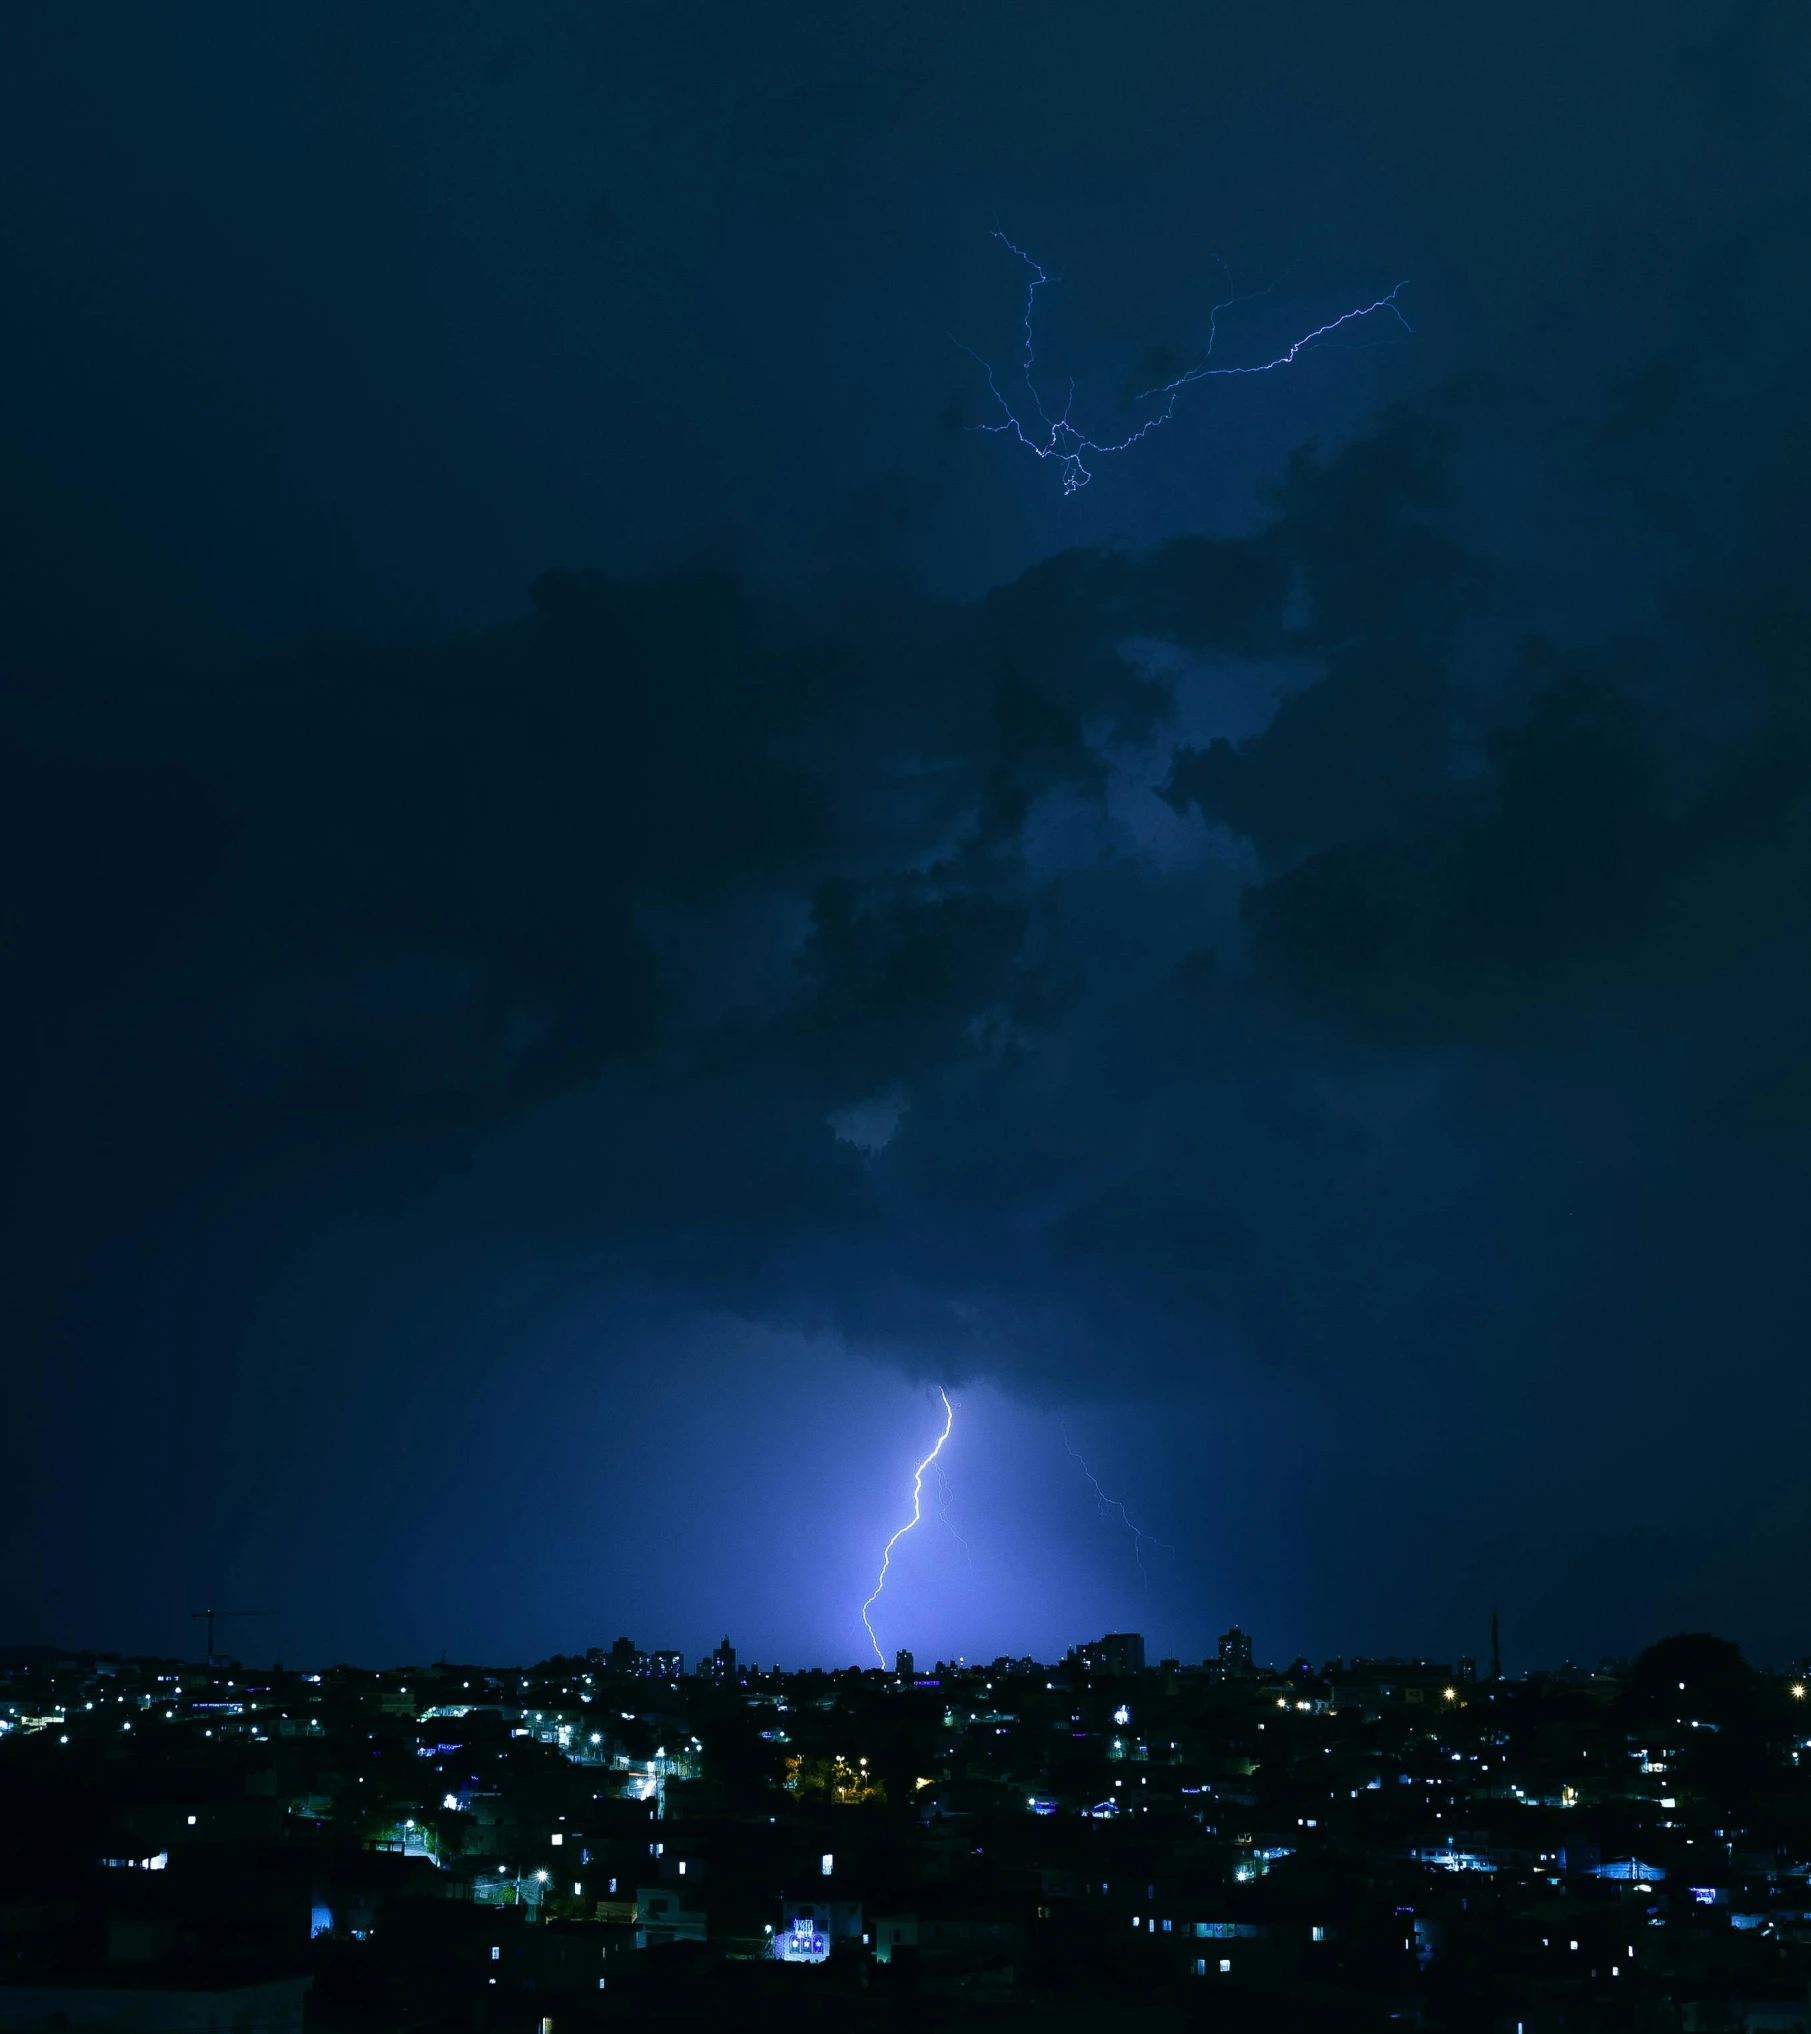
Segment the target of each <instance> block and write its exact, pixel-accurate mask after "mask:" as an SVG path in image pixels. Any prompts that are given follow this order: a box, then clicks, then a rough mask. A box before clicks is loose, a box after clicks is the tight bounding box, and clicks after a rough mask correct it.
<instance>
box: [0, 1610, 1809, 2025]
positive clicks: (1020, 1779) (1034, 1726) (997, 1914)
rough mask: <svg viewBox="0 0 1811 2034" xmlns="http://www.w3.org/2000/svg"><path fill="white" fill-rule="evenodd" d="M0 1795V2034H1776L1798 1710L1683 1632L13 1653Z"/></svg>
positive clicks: (0, 1750) (1797, 1923)
mask: <svg viewBox="0 0 1811 2034" xmlns="http://www.w3.org/2000/svg"><path fill="white" fill-rule="evenodd" d="M0 1802H3V1803H4V1804H5V1808H6V1813H7V1825H6V1827H7V1835H8V1842H7V1844H6V1845H5V1846H4V1847H3V1855H0V1946H3V1949H4V1956H5V1967H4V1972H3V1974H0V2034H5V2030H8V2029H11V2030H16V2034H25V2030H27V2029H30V2030H34V2034H41V2030H48V2029H51V2028H54V2027H60V2026H67V2027H76V2026H82V2025H88V2024H91V2023H93V2024H98V2023H100V2022H103V2021H104V2022H106V2023H107V2024H109V2025H113V2026H116V2027H118V2028H121V2029H125V2028H137V2029H189V2028H193V2029H195V2030H196V2034H202V2030H204V2029H210V2028H214V2029H229V2028H230V2029H231V2030H233V2034H302V2030H303V2029H304V2028H309V2029H314V2028H321V2029H332V2028H344V2029H346V2030H348V2034H359V2030H369V2029H372V2028H377V2027H387V2026H391V2025H397V2026H406V2027H420V2028H439V2027H442V2026H445V2027H449V2028H450V2027H455V2026H457V2027H472V2026H477V2027H479V2028H482V2029H489V2030H517V2029H519V2030H520V2034H533V2030H534V2028H535V2027H536V2026H537V2025H538V2026H539V2028H540V2029H541V2030H542V2034H553V2030H554V2029H555V2028H557V2029H559V2030H560V2034H580V2030H582V2029H585V2028H589V2027H591V2026H593V2025H595V2026H597V2027H599V2028H600V2029H601V2028H603V2027H604V2026H606V2025H608V2024H609V2023H611V2022H612V2021H620V2022H622V2023H624V2024H625V2025H627V2024H640V2023H641V2022H642V2021H643V2020H646V2021H647V2022H648V2023H650V2024H651V2023H652V2022H653V2021H656V2020H658V2021H661V2022H662V2023H663V2024H664V2023H666V2022H667V2021H669V2020H675V2019H683V2020H686V2021H687V2022H688V2024H697V2023H698V2022H699V2020H700V2018H701V2016H702V2017H703V2018H704V2019H705V2020H706V2021H707V2022H709V2023H711V2024H715V2021H714V2020H712V2018H711V2016H712V2015H716V2016H718V2017H719V2018H721V2019H722V2021H723V2022H724V2024H728V2023H730V2022H734V2023H735V2024H737V2025H738V2026H741V2025H745V2024H750V2023H751V2022H752V2021H754V2020H759V2019H760V2017H761V2016H762V2015H763V2014H768V2013H771V2014H774V2015H778V2016H779V2017H780V2018H781V2019H787V2018H788V2016H789V2015H793V2014H795V2013H798V2012H807V2013H809V2014H812V2015H819V2016H828V2017H827V2018H823V2020H822V2023H823V2024H831V2023H832V2022H834V2024H837V2025H839V2026H841V2025H853V2026H856V2027H862V2026H866V2025H869V2024H870V2023H871V2024H872V2025H873V2026H874V2027H875V2028H876V2029H878V2028H880V2027H882V2026H886V2027H892V2026H894V2025H895V2024H896V2023H897V2020H898V2016H899V2015H900V2013H901V2012H902V2011H905V2012H907V2013H908V2014H909V2013H910V2012H914V2011H926V2012H930V2011H935V2012H946V2011H960V2012H961V2013H965V2014H966V2013H970V2012H974V2013H979V2014H982V2015H983V2016H985V2017H987V2018H988V2019H990V2020H991V2021H996V2022H999V2023H1000V2024H1003V2025H1012V2024H1015V2023H1016V2021H1017V2019H1018V2018H1020V2017H1021V2016H1022V2017H1023V2018H1024V2019H1025V2020H1026V2021H1027V2022H1029V2021H1030V2020H1032V2019H1037V2018H1040V2017H1043V2016H1046V2015H1047V2014H1048V2013H1049V2011H1050V2010H1051V2009H1052V2008H1053V2007H1054V2006H1056V2005H1057V2004H1059V2003H1062V2002H1069V2001H1077V2000H1090V1999H1092V2000H1096V2001H1099V2000H1111V2001H1113V2002H1115V2009H1116V2010H1124V2011H1131V2010H1137V2011H1138V2012H1140V2013H1143V2014H1145V2015H1146V2016H1147V2017H1151V2018H1153V2019H1154V2020H1162V2018H1163V2017H1164V2015H1166V2014H1169V2015H1172V2016H1173V2015H1174V2014H1175V2013H1177V2012H1180V2013H1182V2014H1183V2015H1184V2016H1185V2017H1188V2016H1198V2015H1200V2014H1206V2015H1207V2021H1206V2024H1217V2023H1218V2022H1220V2021H1224V2023H1225V2024H1227V2025H1229V2026H1264V2027H1269V2026H1276V2027H1285V2026H1296V2025H1304V2026H1305V2025H1325V2026H1340V2027H1353V2028H1359V2027H1371V2026H1376V2027H1378V2028H1382V2027H1384V2026H1386V2025H1404V2024H1406V2025H1419V2026H1422V2027H1424V2028H1441V2027H1446V2028H1454V2029H1459V2028H1474V2027H1475V2028H1492V2029H1495V2028H1504V2029H1506V2028H1509V2027H1513V2026H1515V2025H1517V2024H1518V2023H1519V2024H1520V2025H1521V2026H1522V2027H1523V2030H1524V2034H1535V2030H1537V2029H1540V2030H1547V2029H1554V2030H1557V2029H1559V2028H1561V2027H1565V2028H1569V2029H1595V2028H1603V2029H1609V2028H1619V2029H1620V2028H1627V2029H1645V2028H1655V2029H1658V2028H1663V2027H1664V2028H1681V2029H1683V2028H1691V2027H1695V2028H1703V2029H1710V2028H1713V2027H1716V2028H1735V2027H1742V2028H1745V2029H1746V2028H1756V2027H1763V2026H1764V2027H1769V2028H1775V2027H1777V2028H1790V2027H1803V2026H1804V2025H1805V2000H1806V1997H1807V1987H1808V1986H1811V1718H1808V1716H1807V1697H1806V1682H1805V1680H1804V1678H1803V1677H1802V1675H1801V1674H1800V1673H1799V1672H1797V1671H1796V1670H1795V1671H1792V1672H1788V1673H1785V1674H1774V1673H1771V1672H1764V1671H1755V1670H1751V1669H1750V1668H1749V1667H1748V1666H1747V1665H1746V1664H1745V1663H1744V1662H1743V1661H1742V1660H1741V1658H1740V1655H1739V1654H1737V1653H1736V1651H1735V1649H1734V1648H1733V1647H1729V1646H1725V1645H1722V1644H1721V1643H1720V1642H1719V1641H1716V1640H1714V1639H1707V1638H1703V1637H1701V1636H1700V1637H1689V1638H1681V1639H1676V1640H1669V1641H1665V1642H1663V1643H1662V1644H1660V1645H1658V1646H1655V1647H1653V1648H1650V1649H1649V1651H1648V1652H1647V1653H1644V1654H1643V1655H1641V1657H1640V1658H1638V1659H1636V1660H1634V1661H1627V1660H1620V1659H1619V1660H1606V1661H1604V1662H1602V1663H1601V1664H1600V1666H1599V1667H1598V1668H1597V1669H1595V1670H1580V1669H1576V1668H1571V1667H1563V1668H1560V1669H1557V1670H1554V1671H1552V1672H1548V1673H1539V1674H1525V1675H1521V1676H1519V1677H1516V1678H1513V1679H1512V1678H1509V1677H1507V1676H1505V1675H1504V1674H1502V1672H1501V1670H1500V1662H1499V1661H1498V1660H1497V1659H1496V1658H1495V1653H1494V1646H1493V1658H1492V1662H1491V1671H1489V1672H1487V1673H1486V1674H1484V1675H1483V1676H1480V1675H1479V1673H1478V1671H1477V1669H1476V1667H1475V1666H1474V1664H1473V1663H1472V1662H1471V1661H1469V1660H1457V1661H1453V1662H1451V1663H1443V1662H1439V1661H1432V1660H1426V1659H1403V1658H1394V1657H1390V1658H1365V1657H1359V1658H1352V1659H1338V1660H1330V1661H1325V1662H1322V1663H1320V1664H1319V1665H1313V1664H1311V1663H1310V1662H1308V1661H1306V1660H1304V1659H1299V1658H1298V1659H1295V1660H1293V1661H1291V1662H1290V1664H1289V1665H1287V1666H1286V1667H1280V1668H1279V1667H1276V1666H1270V1665H1265V1664H1263V1663H1261V1662H1260V1660H1259V1659H1258V1658H1257V1657H1256V1656H1255V1653H1254V1648H1253V1644H1252V1641H1251V1638H1250V1637H1249V1635H1248V1634H1246V1633H1245V1632H1244V1631H1242V1630H1241V1629H1240V1628H1239V1627H1238V1626H1237V1625H1235V1626H1233V1627H1232V1628H1231V1629H1230V1630H1228V1631H1226V1632H1225V1633H1223V1634H1221V1635H1220V1637H1219V1638H1218V1640H1217V1641H1216V1643H1215V1644H1214V1646H1213V1647H1212V1649H1211V1650H1209V1651H1207V1652H1206V1653H1205V1656H1204V1657H1203V1658H1201V1659H1200V1660H1199V1662H1197V1663H1191V1664H1184V1663H1182V1662H1180V1661H1177V1660H1173V1659H1165V1660H1160V1661H1158V1662H1157V1663H1156V1664H1155V1665H1152V1664H1150V1663H1149V1662H1147V1660H1146V1658H1145V1645H1144V1641H1143V1638H1142V1637H1141V1636H1140V1635H1139V1634H1137V1633H1134V1632H1111V1633H1108V1634H1106V1635H1105V1636H1104V1637H1102V1638H1099V1639H1096V1640H1090V1641H1087V1642H1084V1643H1081V1644H1077V1645H1075V1646H1073V1647H1071V1648H1070V1649H1069V1650H1068V1651H1067V1652H1066V1653H1065V1654H1064V1656H1063V1658H1062V1659H1061V1660H1059V1661H1057V1662H1055V1663H1053V1664H1044V1663H1040V1662H1037V1661H1034V1660H1030V1659H1015V1658H1005V1657H1003V1658H1000V1659H997V1660H995V1661H993V1662H991V1663H990V1664H988V1665H985V1666H981V1665H971V1664H968V1663H966V1662H963V1661H955V1662H950V1661H939V1662H937V1663H936V1664H935V1666H934V1667H932V1668H930V1669H928V1670H921V1669H920V1668H919V1666H918V1663H917V1662H916V1660H915V1659H914V1657H913V1655H912V1653H910V1652H908V1651H901V1652H900V1653H898V1654H897V1655H896V1656H895V1659H894V1663H893V1667H892V1669H891V1670H883V1669H878V1668H876V1669H872V1670H858V1669H850V1670H848V1671H846V1672H839V1673H825V1672H818V1671H806V1672H797V1673H785V1672H781V1671H780V1670H779V1669H778V1668H773V1669H761V1668H756V1667H753V1666H751V1665H749V1664H748V1663H746V1662H744V1661H740V1660H739V1659H738V1657H737V1653H736V1650H735V1648H734V1647H733V1646H732V1645H731V1644H730V1642H729V1640H728V1638H727V1637H726V1638H725V1639H724V1640H723V1641H722V1643H721V1644H719V1645H718V1646H717V1647H715V1648H714V1649H713V1650H712V1651H711V1652H710V1653H709V1654H708V1655H706V1656H705V1658H703V1659H702V1660H700V1661H699V1662H698V1663H697V1665H696V1667H695V1669H694V1670H693V1671H692V1672H691V1673H687V1672H686V1671H685V1662H684V1661H683V1660H682V1659H681V1657H680V1656H679V1654H678V1653H676V1652H666V1651H658V1650H656V1651H644V1650H642V1649H641V1648H640V1647H638V1646H636V1645H635V1644H633V1643H632V1642H631V1641H630V1640H629V1639H627V1638H619V1639H617V1640H616V1641H615V1642H614V1643H613V1644H611V1645H609V1646H608V1647H599V1648H595V1649H593V1650H591V1651H590V1652H587V1653H585V1654H583V1655H581V1656H571V1657H559V1658H554V1659H551V1660H545V1661H542V1662H540V1663H539V1664H537V1665H535V1666H533V1667H528V1668H522V1669H514V1668H496V1667H481V1666H475V1665H459V1666H454V1665H448V1664H445V1663H442V1664H440V1665H437V1666H433V1667H423V1668H411V1669H407V1670H398V1671H393V1672H383V1673H376V1672H364V1671H359V1670H355V1669H351V1668H346V1667H339V1668H330V1669H323V1670H321V1671H319V1672H306V1673H304V1672H294V1671H284V1670H281V1669H273V1670H270V1671H268V1672H259V1671H253V1670H247V1669H241V1668H238V1667H236V1666H233V1665H232V1664H230V1663H222V1662H215V1663H212V1664H209V1665H203V1666H195V1665H190V1664H186V1663H183V1662H179V1661H171V1660H126V1659H110V1658H95V1657H92V1656H87V1655H84V1656H79V1657H74V1656H59V1655H55V1654H43V1655H39V1656H30V1655H20V1656H15V1657H13V1658H12V1659H11V1661H10V1664H7V1665H5V1666H4V1669H3V1671H0ZM797 1986H805V1987H807V1988H815V1989H809V1996H808V1995H807V1993H806V1992H800V1991H797V1990H795V1989H788V1987H797ZM776 1988H777V1989H776ZM813 2000H815V2001H816V2004H815V2005H814V2004H812V2001H813ZM1795 2015H1796V2017H1794V2016H1795Z"/></svg>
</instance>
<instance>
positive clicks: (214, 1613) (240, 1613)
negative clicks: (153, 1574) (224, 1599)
mask: <svg viewBox="0 0 1811 2034" xmlns="http://www.w3.org/2000/svg"><path fill="white" fill-rule="evenodd" d="M276 1614H277V1613H276V1612H275V1611H274V1610H212V1609H209V1610H191V1611H190V1612H189V1617H190V1619H191V1620H193V1619H195V1618H197V1617H205V1618H206V1619H207V1627H208V1665H209V1666H210V1667H211V1666H213V1664H214V1620H215V1619H216V1618H217V1617H275V1616H276Z"/></svg>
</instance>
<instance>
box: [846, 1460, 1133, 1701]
mask: <svg viewBox="0 0 1811 2034" xmlns="http://www.w3.org/2000/svg"><path fill="white" fill-rule="evenodd" d="M1058 1432H1060V1433H1061V1434H1062V1436H1063V1446H1064V1447H1065V1448H1067V1449H1068V1450H1069V1452H1070V1454H1071V1455H1074V1456H1075V1459H1076V1461H1077V1462H1079V1463H1081V1471H1082V1474H1083V1475H1084V1476H1085V1477H1087V1479H1088V1481H1089V1482H1090V1483H1092V1484H1093V1486H1094V1495H1095V1497H1096V1498H1097V1499H1099V1501H1100V1512H1101V1516H1102V1517H1103V1518H1105V1517H1106V1515H1107V1514H1108V1513H1109V1512H1113V1511H1116V1512H1118V1513H1119V1516H1120V1520H1121V1522H1122V1523H1123V1524H1124V1526H1125V1528H1126V1530H1127V1532H1129V1533H1130V1534H1131V1535H1132V1558H1133V1559H1134V1560H1135V1561H1136V1562H1137V1563H1138V1572H1139V1574H1140V1576H1141V1577H1143V1579H1144V1580H1145V1581H1146V1582H1149V1581H1150V1579H1151V1577H1150V1573H1149V1571H1148V1570H1147V1569H1146V1567H1145V1565H1144V1548H1145V1542H1146V1541H1147V1540H1150V1543H1151V1545H1152V1546H1154V1547H1157V1548H1159V1549H1160V1550H1161V1551H1162V1552H1164V1553H1166V1554H1168V1553H1172V1552H1173V1551H1174V1549H1173V1548H1171V1547H1168V1546H1165V1545H1164V1543H1163V1541H1162V1540H1153V1539H1151V1535H1150V1534H1149V1533H1147V1532H1146V1531H1145V1530H1144V1528H1143V1527H1142V1526H1139V1525H1136V1524H1134V1522H1133V1519H1132V1514H1131V1513H1130V1512H1129V1511H1127V1509H1126V1508H1125V1506H1124V1505H1123V1504H1121V1503H1120V1501H1119V1499H1118V1498H1117V1497H1109V1496H1108V1495H1107V1493H1106V1492H1105V1491H1104V1490H1103V1489H1102V1488H1101V1487H1100V1478H1099V1477H1098V1476H1096V1475H1095V1473H1094V1471H1093V1470H1092V1469H1090V1468H1089V1467H1088V1465H1087V1463H1086V1462H1083V1461H1082V1458H1081V1457H1080V1456H1079V1455H1076V1453H1075V1445H1074V1443H1073V1442H1072V1441H1071V1440H1070V1438H1069V1432H1068V1429H1067V1428H1066V1427H1064V1428H1059V1429H1058ZM881 1664H882V1665H883V1666H884V1665H885V1664H886V1663H885V1661H882V1663H881Z"/></svg>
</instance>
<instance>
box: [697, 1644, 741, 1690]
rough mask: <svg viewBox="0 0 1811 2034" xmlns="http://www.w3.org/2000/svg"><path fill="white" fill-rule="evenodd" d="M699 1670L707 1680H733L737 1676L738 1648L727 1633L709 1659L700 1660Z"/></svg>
mask: <svg viewBox="0 0 1811 2034" xmlns="http://www.w3.org/2000/svg"><path fill="white" fill-rule="evenodd" d="M698 1671H699V1673H700V1674H702V1675H703V1677H704V1678H705V1679H706V1680H707V1681H733V1680H734V1679H735V1678H736V1649H735V1647H734V1646H732V1645H731V1644H730V1642H729V1638H728V1635H727V1634H726V1635H725V1636H724V1638H723V1640H722V1641H721V1643H720V1644H719V1645H718V1646H717V1648H716V1650H715V1651H714V1652H713V1653H712V1654H711V1656H710V1658H709V1659H708V1660H700V1661H699V1663H698Z"/></svg>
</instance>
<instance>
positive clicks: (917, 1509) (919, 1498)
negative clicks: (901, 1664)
mask: <svg viewBox="0 0 1811 2034" xmlns="http://www.w3.org/2000/svg"><path fill="white" fill-rule="evenodd" d="M937 1396H938V1397H939V1398H940V1399H942V1401H943V1431H942V1433H940V1434H939V1435H938V1436H937V1445H936V1446H935V1447H934V1448H933V1449H932V1450H931V1452H930V1453H929V1454H928V1455H927V1456H926V1457H925V1458H924V1460H923V1461H922V1462H920V1463H919V1465H918V1467H917V1468H916V1469H915V1470H913V1472H912V1516H911V1517H910V1518H909V1519H907V1520H906V1522H905V1524H904V1525H902V1526H901V1527H900V1528H899V1530H898V1532H896V1533H895V1534H894V1535H893V1537H892V1538H891V1539H890V1540H889V1541H888V1542H887V1544H886V1546H885V1548H884V1549H883V1550H882V1553H881V1556H880V1579H879V1581H877V1582H876V1583H875V1585H874V1594H873V1595H872V1596H870V1597H869V1598H868V1600H867V1602H866V1603H864V1604H863V1605H862V1607H861V1621H862V1623H863V1624H865V1625H867V1627H868V1641H869V1643H870V1644H871V1645H872V1646H873V1648H874V1657H875V1658H876V1659H877V1660H878V1661H879V1662H880V1664H881V1665H882V1666H883V1667H884V1666H885V1665H886V1664H887V1656H886V1654H885V1653H883V1652H882V1651H881V1649H880V1640H879V1639H877V1638H876V1637H875V1636H874V1626H873V1623H872V1622H871V1621H870V1619H869V1617H868V1612H869V1611H870V1610H872V1609H873V1608H874V1606H875V1604H876V1603H878V1602H879V1601H880V1592H881V1591H882V1590H883V1589H884V1588H885V1587H886V1586H887V1570H888V1569H889V1568H890V1567H891V1566H892V1565H893V1549H894V1548H895V1547H896V1546H898V1544H899V1543H900V1541H901V1540H903V1539H904V1538H905V1536H906V1534H907V1533H909V1532H910V1531H911V1530H912V1528H913V1527H914V1526H915V1525H916V1524H917V1523H918V1521H919V1519H920V1518H922V1517H923V1515H924V1472H925V1471H926V1470H927V1469H928V1468H929V1467H930V1466H931V1464H932V1463H933V1462H935V1461H936V1459H937V1457H938V1456H939V1455H941V1454H942V1453H943V1444H944V1442H945V1441H947V1440H948V1439H949V1437H950V1428H951V1427H953V1426H954V1425H955V1424H956V1408H955V1407H954V1406H953V1405H951V1404H950V1395H949V1393H948V1392H947V1391H945V1390H944V1389H943V1388H942V1387H941V1386H939V1387H938V1390H937Z"/></svg>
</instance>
